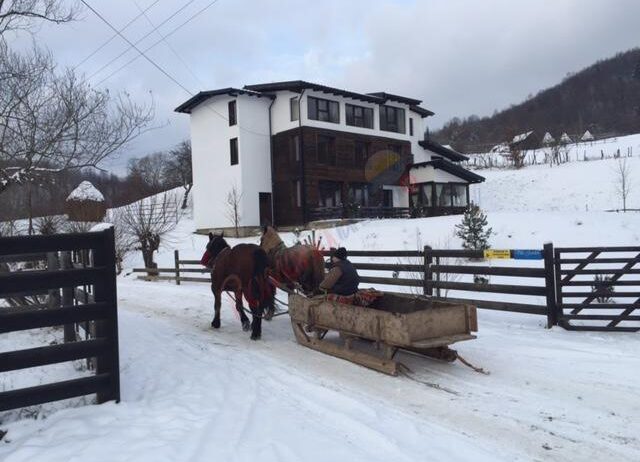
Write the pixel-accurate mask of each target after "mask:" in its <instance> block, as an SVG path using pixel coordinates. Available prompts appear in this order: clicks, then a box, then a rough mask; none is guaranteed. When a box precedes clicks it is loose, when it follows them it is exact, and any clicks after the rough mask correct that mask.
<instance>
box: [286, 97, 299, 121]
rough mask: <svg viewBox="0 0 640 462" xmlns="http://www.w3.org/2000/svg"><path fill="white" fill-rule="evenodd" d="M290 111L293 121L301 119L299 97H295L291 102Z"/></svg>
mask: <svg viewBox="0 0 640 462" xmlns="http://www.w3.org/2000/svg"><path fill="white" fill-rule="evenodd" d="M289 111H290V113H291V121H294V120H298V119H299V118H300V106H299V105H298V97H297V96H294V97H293V98H291V99H290V100H289Z"/></svg>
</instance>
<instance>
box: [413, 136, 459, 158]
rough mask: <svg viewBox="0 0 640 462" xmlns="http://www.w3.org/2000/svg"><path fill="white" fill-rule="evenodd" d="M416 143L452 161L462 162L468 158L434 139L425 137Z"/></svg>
mask: <svg viewBox="0 0 640 462" xmlns="http://www.w3.org/2000/svg"><path fill="white" fill-rule="evenodd" d="M418 144H419V145H420V146H422V147H423V148H425V149H428V150H429V151H433V152H435V153H436V154H440V155H441V156H442V157H446V158H447V159H449V160H451V161H453V162H462V161H463V160H469V158H468V157H467V156H465V155H464V154H460V153H459V152H457V151H454V150H453V149H450V148H447V147H445V146H443V145H441V144H440V143H437V142H436V141H433V140H431V139H428V138H425V139H424V140H422V141H418Z"/></svg>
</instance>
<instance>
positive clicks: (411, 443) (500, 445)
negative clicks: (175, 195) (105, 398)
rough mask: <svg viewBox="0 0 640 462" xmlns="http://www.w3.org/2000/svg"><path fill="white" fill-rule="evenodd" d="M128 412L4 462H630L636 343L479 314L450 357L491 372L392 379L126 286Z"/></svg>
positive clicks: (111, 408)
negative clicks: (213, 322) (253, 336)
mask: <svg viewBox="0 0 640 462" xmlns="http://www.w3.org/2000/svg"><path fill="white" fill-rule="evenodd" d="M118 289H119V292H120V293H119V298H120V307H121V315H120V326H121V331H122V333H121V356H122V358H121V364H122V391H123V402H122V403H120V404H118V405H115V404H107V405H103V406H99V407H84V408H76V409H68V410H64V411H61V412H57V413H55V414H53V415H51V416H50V417H49V418H47V419H45V420H40V421H29V420H27V421H21V422H16V423H14V424H11V425H10V426H9V435H8V436H7V437H8V439H9V440H10V441H11V443H10V444H0V459H2V458H3V457H4V460H6V461H7V462H16V461H23V460H24V461H26V460H30V461H31V460H47V461H57V460H60V461H66V460H69V459H70V458H71V457H72V456H77V457H78V458H79V459H85V458H87V457H88V458H89V459H88V460H92V461H99V460H109V461H116V460H153V461H163V460H167V461H169V460H171V461H176V460H212V459H216V460H218V459H219V460H249V459H255V457H256V455H259V456H260V457H261V458H262V459H263V460H267V461H268V460H277V461H282V460H292V461H293V460H296V461H299V460H321V459H322V460H336V461H338V460H347V459H349V460H367V461H376V460H381V461H382V460H385V461H388V460H394V461H396V460H407V461H409V460H446V461H452V460H567V459H571V460H629V461H631V460H638V459H639V458H640V441H639V440H638V436H637V435H638V434H640V424H639V421H638V419H637V416H638V415H640V407H639V405H638V403H637V402H636V401H633V400H631V399H630V397H632V396H637V395H638V392H639V391H640V390H639V388H640V385H638V374H639V372H638V371H639V370H640V368H639V367H638V365H639V364H638V359H637V353H636V347H637V336H634V335H633V334H631V335H624V334H608V335H596V334H585V333H570V332H565V331H562V330H559V329H553V330H551V331H548V330H545V329H543V328H542V322H543V320H541V319H538V318H534V317H527V316H524V317H523V316H518V315H503V314H498V313H488V312H485V311H482V312H481V313H480V332H479V339H478V340H475V341H471V342H466V343H461V344H459V345H458V350H459V351H460V352H461V354H463V355H464V356H465V357H467V358H468V359H469V360H471V361H472V362H474V363H477V364H479V365H481V366H483V367H485V368H487V369H490V370H491V375H490V376H483V375H480V374H477V373H474V372H472V371H471V370H470V369H467V368H465V367H463V366H462V365H460V364H459V363H454V364H443V363H438V362H436V361H430V360H426V359H421V358H416V357H413V356H410V355H404V356H402V358H401V360H402V361H403V362H405V363H406V364H407V365H409V367H411V368H412V369H413V370H414V371H415V373H416V375H417V377H419V378H420V379H422V380H425V381H428V382H434V383H439V384H440V385H442V386H445V387H447V388H449V389H452V390H454V391H455V392H456V393H457V394H456V395H452V394H450V393H446V392H443V391H439V390H434V389H432V388H428V387H426V386H424V385H421V384H419V383H416V382H413V381H411V380H409V379H407V378H404V377H399V378H394V377H387V376H384V375H382V374H379V373H376V372H373V371H369V370H367V369H364V368H362V367H359V366H356V365H353V364H351V363H347V362H344V361H341V360H339V359H336V358H333V357H329V356H325V355H322V354H320V353H317V352H314V351H312V350H308V349H305V348H303V347H301V346H299V345H297V344H296V343H295V341H294V339H293V334H292V332H291V329H290V324H289V321H288V319H287V318H286V317H280V318H277V319H276V320H274V321H272V322H271V323H267V324H266V325H265V327H264V329H263V331H264V333H263V340H262V341H260V342H252V341H250V340H249V338H248V335H247V333H244V332H242V331H241V329H240V326H239V323H238V322H237V320H236V319H235V312H234V310H233V309H231V306H230V303H228V302H227V303H225V306H223V327H222V329H221V330H219V331H213V330H212V329H211V328H210V327H209V322H210V318H211V314H212V313H211V311H212V309H211V307H212V296H211V294H210V292H209V289H208V287H207V286H206V285H196V284H184V285H182V286H179V287H177V286H175V285H171V284H169V283H146V282H141V281H135V280H132V279H128V278H121V279H120V284H119V287H118Z"/></svg>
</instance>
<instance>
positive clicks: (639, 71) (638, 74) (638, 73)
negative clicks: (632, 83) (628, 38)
mask: <svg viewBox="0 0 640 462" xmlns="http://www.w3.org/2000/svg"><path fill="white" fill-rule="evenodd" d="M633 78H634V79H636V80H640V61H638V62H637V63H636V70H635V71H633Z"/></svg>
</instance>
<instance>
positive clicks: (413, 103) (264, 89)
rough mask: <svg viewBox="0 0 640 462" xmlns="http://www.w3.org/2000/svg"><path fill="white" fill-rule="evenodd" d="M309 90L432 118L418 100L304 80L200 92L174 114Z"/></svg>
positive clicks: (430, 113) (431, 113)
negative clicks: (391, 104) (225, 100)
mask: <svg viewBox="0 0 640 462" xmlns="http://www.w3.org/2000/svg"><path fill="white" fill-rule="evenodd" d="M305 89H310V90H315V91H321V92H323V93H328V94H333V95H338V96H344V97H347V98H351V99H354V100H357V101H364V102H367V103H374V104H384V103H386V102H387V101H395V102H398V103H404V104H408V105H409V106H410V108H411V110H412V111H413V112H415V113H417V114H420V116H421V117H428V116H432V115H433V114H434V113H433V112H431V111H429V110H428V109H425V108H422V107H420V106H419V104H420V103H421V102H422V101H420V100H418V99H413V98H406V97H404V96H398V95H392V94H390V93H384V92H378V93H357V92H353V91H348V90H342V89H340V88H334V87H328V86H326V85H320V84H317V83H312V82H307V81H305V80H287V81H283V82H271V83H261V84H256V85H245V86H244V87H243V88H242V89H239V88H221V89H219V90H211V91H201V92H200V93H198V94H197V95H195V96H193V97H192V98H190V99H189V100H187V101H186V102H184V103H182V104H181V105H180V106H178V107H177V108H176V109H175V111H176V112H184V113H187V114H189V113H190V112H191V110H192V109H193V108H194V107H196V106H197V105H198V104H200V103H202V102H203V101H205V100H207V99H208V98H211V97H213V96H217V95H239V94H249V95H253V96H258V97H259V96H266V97H270V98H273V97H274V95H272V94H271V93H273V92H276V91H283V90H289V91H293V92H296V93H300V92H301V91H302V90H305Z"/></svg>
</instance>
